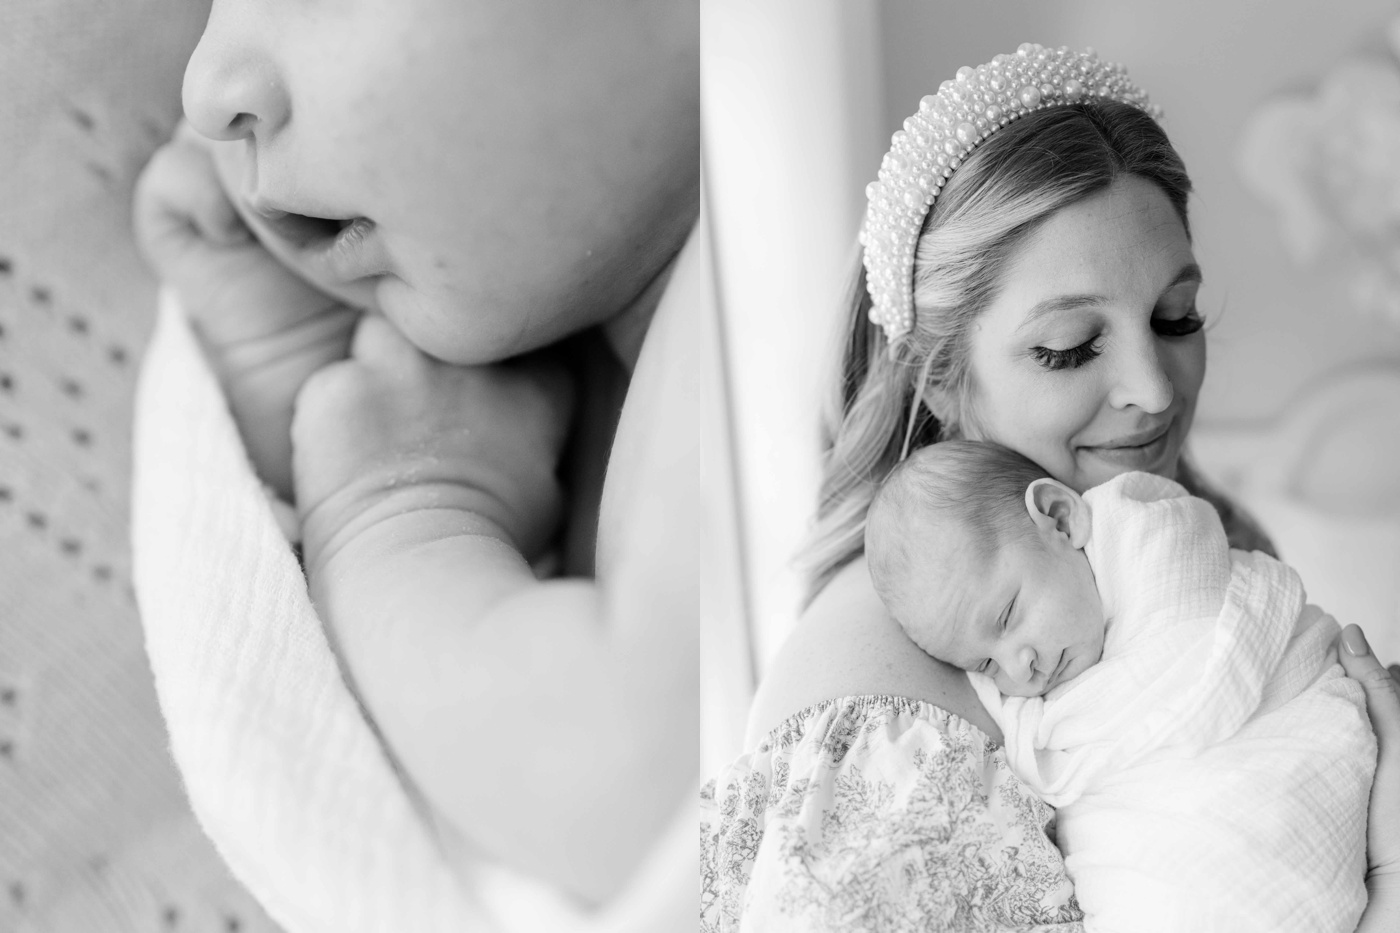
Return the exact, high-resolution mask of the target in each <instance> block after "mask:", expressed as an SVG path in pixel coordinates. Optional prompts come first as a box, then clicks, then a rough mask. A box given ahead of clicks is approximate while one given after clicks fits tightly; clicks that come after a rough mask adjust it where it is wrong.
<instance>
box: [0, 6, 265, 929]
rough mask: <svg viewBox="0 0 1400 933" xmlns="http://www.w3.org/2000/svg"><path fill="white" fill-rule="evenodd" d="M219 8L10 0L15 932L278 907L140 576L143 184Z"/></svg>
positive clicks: (0, 94) (4, 549) (150, 293)
mask: <svg viewBox="0 0 1400 933" xmlns="http://www.w3.org/2000/svg"><path fill="white" fill-rule="evenodd" d="M207 9H208V3H207V0H203V2H202V0H4V2H3V3H0V930H5V931H21V933H28V931H62V933H68V931H74V933H109V931H127V930H131V931H138V930H140V931H165V930H170V931H174V930H198V931H210V933H235V931H237V933H253V931H264V930H272V929H273V926H272V924H271V923H270V922H269V921H268V920H267V919H266V917H265V915H264V914H263V913H262V912H261V910H260V909H259V908H258V907H257V906H256V904H255V903H253V901H252V900H251V898H250V897H249V896H248V895H247V894H246V893H245V892H244V891H243V890H242V889H241V888H240V887H239V886H238V885H237V884H236V883H235V882H234V881H233V880H232V879H231V878H230V877H229V875H228V874H227V871H226V870H225V869H224V867H223V865H222V863H221V862H220V861H219V859H218V857H217V856H216V855H215V854H214V852H213V849H212V847H211V846H210V845H209V843H208V842H207V841H206V840H205V838H204V836H203V834H202V833H201V832H200V831H199V829H198V827H197V826H196V825H195V823H194V821H193V818H192V817H191V815H190V812H189V808H188V805H187V804H186V802H185V798H184V794H183V791H182V789H181V786H180V782H179V777H178V775H177V773H176V771H175V769H174V766H173V765H172V763H171V760H170V756H169V753H168V750H167V747H166V739H165V733H164V728H163V726H162V723H161V720H160V715H159V711H158V709H157V706H156V700H155V694H154V690H153V688H152V685H151V676H150V671H149V668H148V666H147V663H146V659H145V655H144V652H143V650H142V642H141V630H140V626H139V624H138V621H137V617H136V612H135V607H134V604H133V602H132V597H131V589H130V585H129V582H128V578H129V569H130V568H129V565H130V559H129V552H128V547H127V505H128V501H127V499H128V485H129V480H130V469H129V462H128V461H129V457H130V443H129V437H130V420H131V416H130V405H131V396H132V391H133V388H134V380H135V373H136V365H137V363H138V362H139V359H140V356H141V353H142V349H143V347H144V345H145V342H146V339H147V336H148V334H149V331H150V328H151V324H152V320H153V316H154V312H155V308H156V300H155V282H154V281H153V280H152V279H151V277H150V275H149V273H148V272H147V271H146V269H145V267H144V265H143V264H142V262H141V260H140V258H139V257H138V255H137V253H136V249H135V246H134V244H133V242H132V238H131V235H130V232H129V217H130V211H129V200H130V196H131V187H132V183H133V181H134V179H135V176H136V174H137V172H138V171H139V170H140V168H141V166H142V165H143V164H144V162H145V160H146V157H147V156H148V155H149V154H150V152H151V151H152V150H153V149H154V148H155V146H157V145H158V144H159V143H160V142H161V141H162V140H163V139H164V138H165V137H166V135H168V133H169V131H170V128H171V126H173V124H174V122H175V120H176V119H177V118H178V116H179V113H180V76H181V72H182V70H183V67H184V62H185V59H186V57H187V56H188V54H189V51H190V49H191V48H193V46H194V43H195V41H196V40H197V38H198V36H199V31H200V29H201V28H202V26H203V22H204V18H205V15H206V13H207Z"/></svg>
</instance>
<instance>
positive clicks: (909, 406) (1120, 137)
mask: <svg viewBox="0 0 1400 933" xmlns="http://www.w3.org/2000/svg"><path fill="white" fill-rule="evenodd" d="M1124 175H1131V176H1135V177H1138V178H1142V179H1145V180H1147V181H1150V182H1152V183H1153V184H1155V185H1157V187H1158V188H1160V189H1161V190H1162V193H1163V194H1165V195H1166V197H1167V199H1168V200H1169V201H1170V202H1171V205H1172V207H1173V208H1174V209H1175V210H1176V213H1177V216H1179V217H1180V218H1181V222H1182V225H1183V226H1186V228H1187V235H1188V236H1189V235H1190V226H1189V225H1188V223H1187V217H1186V201H1187V198H1188V197H1189V195H1190V192H1191V181H1190V179H1189V178H1188V177H1187V174H1186V166H1185V165H1184V164H1183V163H1182V161H1181V157H1180V156H1179V155H1177V153H1176V150H1175V149H1173V148H1172V145H1171V143H1170V142H1169V141H1168V139H1167V136H1166V134H1165V133H1164V132H1162V128H1161V127H1160V126H1158V125H1157V123H1156V121H1154V120H1153V119H1152V118H1151V117H1150V116H1148V115H1147V114H1145V113H1143V112H1142V111H1141V110H1139V109H1137V108H1136V107H1133V106H1131V105H1129V104H1120V103H1116V102H1113V101H1106V100H1098V101H1089V102H1085V103H1080V104H1073V105H1068V106H1064V107H1051V108H1048V109H1045V110H1039V111H1036V112H1034V113H1031V114H1027V115H1026V116H1024V117H1022V118H1021V119H1019V120H1017V121H1015V122H1013V123H1010V124H1008V125H1007V126H1005V127H1003V128H1002V129H1000V130H998V131H996V132H995V133H993V134H992V135H991V136H990V137H988V139H987V140H986V141H985V142H983V143H981V144H980V145H979V146H978V147H977V148H976V149H974V150H973V151H972V153H971V154H970V155H969V156H968V157H967V160H966V161H965V162H963V164H962V165H961V166H960V167H959V168H958V170H957V171H955V172H954V173H953V175H952V177H951V178H950V179H949V180H948V183H947V185H946V186H945V187H944V188H943V191H942V193H941V194H940V195H939V197H938V200H937V201H936V202H935V204H934V207H933V209H932V210H931V211H930V212H929V215H928V216H927V217H926V218H925V219H924V226H923V230H922V231H921V233H920V235H919V241H918V244H917V247H916V250H915V259H914V308H915V314H914V327H913V330H911V331H910V332H909V333H908V334H906V335H905V336H904V337H903V338H902V339H901V340H900V341H899V342H898V343H897V344H896V345H895V346H894V349H893V352H891V349H890V345H889V344H888V343H887V342H886V340H885V337H884V333H883V331H881V330H880V328H879V327H878V326H877V325H875V324H872V323H871V322H870V319H869V312H870V295H869V292H868V291H867V289H866V286H865V270H864V268H863V267H859V268H858V269H857V272H856V274H855V275H854V276H853V278H852V284H851V289H850V292H849V294H848V297H847V301H846V307H847V308H848V309H849V310H848V315H847V319H846V320H847V324H846V333H845V339H844V346H843V348H842V351H841V362H840V372H839V378H838V379H836V380H834V384H835V386H834V388H835V391H834V392H833V393H832V395H831V396H830V397H829V398H828V400H827V403H826V406H825V410H824V412H823V415H822V426H821V439H822V480H821V487H820V493H819V499H818V505H817V518H816V522H815V524H814V526H813V528H812V529H811V531H810V533H809V535H808V539H807V542H806V545H805V546H804V548H803V551H802V555H801V561H802V563H803V564H804V565H805V567H806V569H807V574H808V596H807V600H808V602H810V601H811V599H812V598H813V597H815V596H816V594H817V593H818V592H820V591H821V589H822V587H823V586H825V585H826V583H827V582H828V581H829V580H830V579H831V578H832V577H833V576H835V574H836V572H837V571H838V570H840V569H841V568H842V567H844V566H845V565H846V564H848V563H849V562H850V561H851V560H853V559H855V558H856V557H857V556H859V555H860V553H861V551H862V550H863V548H864V542H865V518H866V513H867V511H868V510H869V508H870V503H871V500H872V499H873V498H874V495H875V491H876V489H877V488H878V487H879V484H880V481H881V480H882V479H884V477H885V475H886V474H887V473H888V472H889V471H890V469H891V468H892V467H894V465H895V464H896V463H898V462H899V461H900V459H902V458H903V457H904V456H905V455H906V454H907V453H908V451H909V450H911V449H914V448H917V447H922V446H924V445H926V444H932V443H936V442H937V441H940V440H944V439H947V438H953V437H960V436H962V431H963V428H964V426H965V425H967V424H969V423H972V421H973V419H975V418H976V407H975V402H976V398H975V393H974V392H973V391H972V389H973V386H972V379H971V372H970V370H969V368H968V362H967V335H968V333H969V331H970V329H971V324H972V322H973V321H974V320H975V319H976V318H977V316H978V315H979V314H980V313H981V312H982V310H983V309H984V308H986V307H987V305H988V304H989V303H990V302H991V301H992V299H993V298H994V297H995V295H996V291H997V288H998V287H999V284H1000V282H1001V278H1002V272H1003V270H1004V268H1005V266H1006V263H1007V261H1008V260H1009V259H1010V258H1011V257H1012V256H1013V255H1014V253H1015V250H1016V248H1017V247H1018V246H1019V245H1020V244H1021V242H1022V241H1024V240H1025V238H1026V237H1027V236H1028V235H1029V234H1030V233H1031V232H1032V231H1034V230H1035V229H1036V228H1037V227H1038V226H1039V225H1040V224H1041V223H1043V222H1044V221H1045V220H1046V219H1047V218H1049V217H1050V216H1051V215H1052V214H1054V213H1055V212H1056V211H1058V210H1059V209H1060V208H1062V207H1065V206H1067V205H1070V204H1074V203H1076V202H1078V201H1082V200H1084V199H1085V198H1088V197H1089V196H1091V195H1093V194H1095V193H1097V192H1100V191H1103V190H1104V189H1106V188H1108V187H1109V186H1110V185H1112V184H1113V182H1114V181H1115V180H1116V179H1118V178H1120V177H1122V176H1124Z"/></svg>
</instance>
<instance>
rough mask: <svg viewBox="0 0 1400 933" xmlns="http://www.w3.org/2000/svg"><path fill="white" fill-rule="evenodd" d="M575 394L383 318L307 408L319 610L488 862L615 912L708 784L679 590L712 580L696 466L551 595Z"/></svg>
mask: <svg viewBox="0 0 1400 933" xmlns="http://www.w3.org/2000/svg"><path fill="white" fill-rule="evenodd" d="M654 329H655V326H654ZM649 339H650V338H649ZM635 385H636V382H635V381H634V386H635ZM562 388H563V386H562V382H561V380H560V379H559V378H558V374H557V373H556V374H551V373H549V372H541V371H538V370H535V371H532V370H527V369H524V368H522V367H519V366H510V367H506V366H496V367H474V368H465V367H453V366H446V365H443V364H440V363H437V362H436V361H433V360H431V359H429V358H428V357H426V356H424V355H422V354H421V353H419V352H418V351H417V350H415V349H414V348H413V347H412V346H411V345H410V344H408V343H407V341H406V340H404V338H403V337H402V336H401V335H399V334H398V332H397V331H395V330H394V329H393V328H392V327H390V326H389V325H388V324H387V323H385V322H384V321H382V320H380V319H377V318H368V319H366V320H365V321H364V322H363V324H362V325H361V327H360V329H359V331H358V332H357V334H356V338H355V344H354V348H353V352H352V359H351V360H350V361H348V362H346V363H341V364H335V365H333V366H331V367H328V368H327V369H326V370H324V371H323V372H322V373H319V374H317V375H316V376H315V377H313V378H312V380H311V381H310V382H308V384H307V386H306V389H305V391H304V392H303V393H302V396H301V398H300V399H299V401H298V409H297V419H296V423H295V426H294V437H295V441H296V468H297V469H296V475H297V492H298V503H299V506H300V508H301V512H302V516H303V534H304V547H305V556H306V560H307V571H308V576H309V578H310V583H311V589H312V594H313V598H314V599H315V601H316V604H317V607H318V609H319V611H320V612H321V614H322V617H323V618H324V619H325V620H326V621H327V623H328V625H329V627H330V630H331V637H332V639H333V641H334V643H335V644H336V647H337V651H338V652H339V653H340V655H341V657H342V660H343V663H344V664H345V667H346V669H347V671H348V674H349V676H350V678H351V680H352V681H353V683H354V686H355V688H356V690H357V692H358V694H359V696H360V697H361V700H362V702H363V703H364V704H365V706H366V707H367V709H368V710H369V712H370V714H371V716H372V717H373V718H374V720H375V722H376V724H377V726H378V728H379V730H380V732H381V733H382V735H383V736H384V737H385V740H386V742H387V744H388V746H389V747H390V749H391V750H392V752H393V754H394V756H395V758H396V759H397V760H398V762H399V763H400V764H401V765H402V767H403V769H404V771H405V772H406V773H407V775H408V776H409V778H410V779H411V780H412V781H413V782H414V784H415V785H416V787H417V789H418V790H419V791H421V793H422V794H423V796H424V797H425V799H426V800H427V801H428V803H429V804H430V806H431V808H432V809H433V810H434V811H435V812H436V813H437V814H438V815H439V816H440V817H442V818H443V820H444V822H446V823H447V824H449V825H450V826H451V827H452V828H453V829H454V830H455V831H456V832H457V833H460V835H461V836H462V837H464V838H465V839H466V840H467V842H468V843H469V844H470V845H471V846H472V847H475V848H479V849H483V850H485V851H486V852H487V853H489V854H491V855H493V856H495V857H497V858H500V859H501V860H503V861H504V862H506V863H507V864H511V865H513V866H515V867H517V868H520V869H523V870H525V871H528V872H530V873H531V874H534V875H536V876H538V877H541V878H544V879H547V880H549V881H551V882H553V883H555V884H558V885H560V886H562V887H564V888H565V889H566V890H569V891H571V892H573V893H576V894H578V895H580V896H582V897H584V898H587V899H590V900H601V899H603V898H605V897H606V896H607V895H608V894H610V893H612V892H613V891H614V890H615V889H616V887H617V885H618V884H619V882H620V881H621V880H623V878H624V877H625V876H626V874H627V872H628V871H629V870H631V869H632V868H634V867H635V866H636V864H637V862H638V861H639V860H640V858H641V857H642V856H643V855H644V848H645V845H646V844H647V843H648V842H649V841H651V840H653V839H654V838H655V837H656V836H657V834H658V831H659V830H660V828H661V825H662V824H663V822H664V821H665V820H666V819H667V818H668V817H669V816H670V815H671V814H672V813H674V812H675V810H676V806H677V804H678V803H679V802H680V800H681V799H682V796H683V794H684V792H685V791H686V790H687V789H688V785H689V784H690V782H692V781H693V780H694V775H695V773H696V770H697V764H696V760H695V758H696V742H695V735H696V729H697V718H698V713H697V710H696V709H695V696H696V694H697V692H698V684H697V683H696V680H697V678H698V670H697V664H696V657H697V652H696V650H695V647H694V644H693V642H694V638H695V628H696V625H695V593H694V588H693V585H689V586H685V585H678V584H677V581H686V583H689V581H693V578H694V575H695V559H694V557H693V540H694V537H695V536H696V534H697V531H696V528H695V524H696V523H695V522H694V521H689V522H687V521H686V520H685V517H686V515H687V514H693V512H691V511H690V510H692V509H693V508H694V506H693V505H691V504H690V503H689V498H693V495H694V483H693V482H692V483H690V484H689V485H688V486H687V485H684V484H682V483H681V482H680V480H679V478H678V476H677V475H676V474H677V473H681V474H684V473H685V471H687V470H690V471H692V472H691V475H692V478H693V467H692V466H691V465H690V464H689V463H682V462H675V463H669V464H665V466H667V467H669V468H670V469H671V470H672V471H673V472H672V473H671V474H669V475H667V474H665V473H664V472H662V473H660V474H658V473H657V472H656V471H652V472H650V473H649V474H648V475H649V476H651V477H653V478H655V477H658V476H659V477H660V479H659V481H657V480H656V479H653V480H652V481H651V482H650V483H648V482H647V481H646V480H647V477H646V476H643V477H642V481H641V482H637V483H634V484H632V485H630V486H628V487H626V488H625V489H624V490H623V491H624V493H625V494H626V495H627V496H629V498H631V497H635V498H634V502H635V504H636V506H637V508H636V509H634V510H633V511H634V514H638V515H641V516H642V519H641V522H640V523H638V524H639V525H647V524H649V525H650V526H651V527H639V526H634V527H628V528H623V529H620V530H621V532H622V536H621V547H620V548H619V549H618V550H620V551H622V552H624V553H623V554H622V555H621V556H620V557H616V558H615V556H614V555H612V554H611V553H610V552H609V551H608V549H607V548H601V549H600V554H599V568H598V579H597V581H596V582H595V581H589V580H578V579H573V580H555V581H549V582H539V581H537V580H536V579H535V577H534V575H533V574H532V573H531V571H530V568H529V565H528V563H527V559H528V558H530V557H533V556H535V555H536V554H538V552H539V551H540V549H541V548H542V547H543V546H544V544H545V542H546V541H547V540H548V538H549V536H550V533H551V531H552V529H553V527H554V525H555V520H556V518H557V515H558V511H559V504H560V501H561V500H560V495H559V490H558V488H557V484H556V480H555V465H556V462H557V459H558V454H559V450H560V447H561V445H562V443H563V440H564V435H565V428H566V421H567V416H568V410H567V406H566V405H565V404H564V403H563V391H562ZM673 395H674V393H673ZM658 401H662V400H661V399H658ZM670 401H672V402H674V401H675V399H674V398H672V399H670ZM678 420H680V419H678ZM684 430H693V428H691V427H687V426H685V425H684V424H682V425H678V426H675V427H669V428H665V429H662V431H661V433H662V434H666V433H668V432H670V433H675V432H677V431H684ZM614 459H615V460H616V459H617V458H616V455H615V457H614ZM677 459H678V461H679V458H677ZM676 492H679V493H681V495H680V496H677V495H675V494H674V493H676ZM667 495H670V499H669V500H667V499H666V498H665V497H666V496H667ZM687 497H689V498H687ZM678 503H681V504H682V505H685V506H688V508H683V507H681V506H680V505H678ZM616 530H617V529H613V531H616ZM609 534H610V530H609V529H607V528H605V529H603V533H602V535H600V538H601V537H604V536H608V535H609ZM612 538H613V539H615V540H616V539H617V538H618V536H617V535H615V534H614V535H612ZM638 547H645V548H648V549H649V553H647V554H645V555H644V556H645V557H646V560H645V561H638V560H635V559H630V560H629V559H627V558H636V557H637V556H638V555H637V554H636V553H627V552H629V551H635V550H636V549H637V548H638ZM688 548H689V549H691V550H690V551H688V550H687V549H688ZM687 639H689V643H688V642H687Z"/></svg>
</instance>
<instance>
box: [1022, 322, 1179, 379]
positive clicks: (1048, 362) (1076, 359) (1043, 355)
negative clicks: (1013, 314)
mask: <svg viewBox="0 0 1400 933" xmlns="http://www.w3.org/2000/svg"><path fill="white" fill-rule="evenodd" d="M1205 326H1206V319H1205V318H1203V317H1201V314H1200V312H1198V311H1197V310H1196V309H1195V307H1192V308H1191V309H1190V310H1189V311H1187V312H1186V313H1185V314H1183V315H1181V316H1180V317H1159V316H1155V315H1154V316H1153V318H1152V330H1153V331H1154V332H1155V333H1156V334H1157V335H1158V336H1159V337H1189V336H1191V335H1192V334H1195V333H1199V332H1200V330H1201V328H1203V327H1205ZM1102 336H1103V335H1102V334H1095V335H1094V336H1093V337H1091V338H1090V339H1088V340H1086V341H1084V342H1083V343H1081V344H1079V345H1078V346H1075V347H1070V348H1069V349H1068V350H1056V349H1053V348H1051V347H1031V356H1032V357H1033V358H1034V359H1035V361H1036V362H1037V363H1039V364H1040V365H1041V366H1043V367H1044V368H1046V369H1048V370H1051V371H1052V372H1053V371H1055V370H1061V369H1078V368H1079V367H1081V366H1083V365H1085V364H1086V363H1091V362H1093V361H1094V360H1095V359H1097V358H1098V356H1099V354H1101V353H1102V352H1103V347H1102V344H1101V339H1100V338H1101V337H1102Z"/></svg>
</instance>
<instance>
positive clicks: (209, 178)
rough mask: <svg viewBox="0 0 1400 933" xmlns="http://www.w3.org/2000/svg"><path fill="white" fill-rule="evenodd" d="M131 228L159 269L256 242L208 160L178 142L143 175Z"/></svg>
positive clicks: (199, 151)
mask: <svg viewBox="0 0 1400 933" xmlns="http://www.w3.org/2000/svg"><path fill="white" fill-rule="evenodd" d="M133 222H134V224H135V227H136V233H137V238H138V240H139V242H140V244H141V246H142V248H143V250H144V251H145V252H146V254H147V259H148V260H150V261H151V262H152V264H154V265H156V266H157V267H159V266H161V265H163V264H164V263H165V262H166V261H167V260H169V259H171V258H176V257H178V256H180V255H181V254H183V253H184V252H186V251H188V250H189V249H190V248H192V247H197V246H200V245H210V246H215V247H229V246H235V245H240V244H242V243H246V242H248V241H249V240H251V239H252V233H251V231H249V229H248V228H247V226H246V225H245V224H244V223H243V220H242V218H240V217H239V216H238V212H237V211H236V210H235V209H234V206H233V203H232V202H231V201H230V200H229V198H228V195H227V194H225V193H224V190H223V186H222V185H221V184H220V183H219V179H218V175H217V174H216V173H215V170H214V164H213V161H212V160H211V159H210V157H209V154H208V153H207V152H206V151H204V150H202V149H199V148H196V147H194V146H190V145H187V144H182V143H178V142H177V143H171V144H169V145H167V146H164V147H162V148H161V149H160V150H158V151H157V152H156V154H155V155H154V156H153V157H152V158H151V161H150V163H149V164H148V165H147V166H146V169H145V170H144V171H143V172H142V174H141V178H140V179H139V180H138V181H137V185H136V198H135V203H134V205H133Z"/></svg>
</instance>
